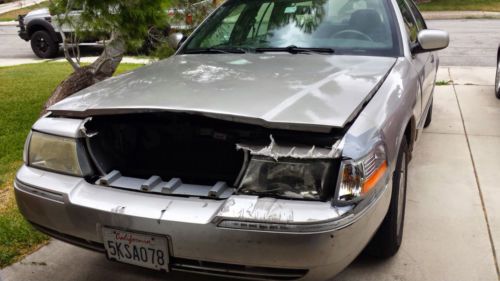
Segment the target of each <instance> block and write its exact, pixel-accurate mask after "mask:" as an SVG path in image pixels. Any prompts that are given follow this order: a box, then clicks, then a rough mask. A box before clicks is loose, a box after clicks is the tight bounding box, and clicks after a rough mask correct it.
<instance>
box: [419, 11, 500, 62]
mask: <svg viewBox="0 0 500 281" xmlns="http://www.w3.org/2000/svg"><path fill="white" fill-rule="evenodd" d="M427 23H428V25H429V28H435V29H442V30H446V31H448V32H449V33H450V39H451V42H450V47H448V48H447V49H445V50H443V51H441V52H440V55H439V56H440V59H441V65H446V66H495V63H496V54H497V50H498V45H499V44H500V20H432V21H427Z"/></svg>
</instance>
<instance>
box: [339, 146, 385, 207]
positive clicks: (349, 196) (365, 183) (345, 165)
mask: <svg viewBox="0 0 500 281" xmlns="http://www.w3.org/2000/svg"><path fill="white" fill-rule="evenodd" d="M386 171H387V159H386V156H385V149H384V146H383V145H378V146H376V148H375V149H374V150H373V151H372V152H370V153H369V154H368V155H367V156H366V157H364V158H363V159H361V160H359V161H353V160H344V161H342V165H341V168H340V183H339V188H338V190H339V191H338V196H337V200H339V201H344V202H347V201H352V200H356V199H359V198H362V197H363V196H365V195H366V194H367V193H369V192H370V190H372V189H373V188H374V187H375V186H376V185H377V183H378V182H379V181H380V180H381V179H383V178H384V176H385V175H386Z"/></svg>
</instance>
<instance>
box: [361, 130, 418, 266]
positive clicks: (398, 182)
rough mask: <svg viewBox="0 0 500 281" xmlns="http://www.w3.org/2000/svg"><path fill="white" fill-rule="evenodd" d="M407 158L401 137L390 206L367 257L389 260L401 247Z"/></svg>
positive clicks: (406, 148) (367, 249) (372, 241)
mask: <svg viewBox="0 0 500 281" xmlns="http://www.w3.org/2000/svg"><path fill="white" fill-rule="evenodd" d="M408 156H409V154H408V144H407V142H406V138H404V137H403V140H402V141H401V146H400V147H399V153H398V159H397V163H396V169H395V171H394V174H393V176H392V193H391V204H390V205H389V210H388V211H387V214H386V216H385V218H384V220H383V222H382V224H381V225H380V227H379V229H378V230H377V232H376V233H375V236H373V238H372V240H371V241H370V243H369V244H368V246H367V248H366V251H367V253H368V254H369V255H372V256H375V257H379V258H389V257H392V256H394V255H395V254H396V253H397V252H398V250H399V248H400V247H401V242H402V241H403V229H404V217H405V207H406V185H407V171H408Z"/></svg>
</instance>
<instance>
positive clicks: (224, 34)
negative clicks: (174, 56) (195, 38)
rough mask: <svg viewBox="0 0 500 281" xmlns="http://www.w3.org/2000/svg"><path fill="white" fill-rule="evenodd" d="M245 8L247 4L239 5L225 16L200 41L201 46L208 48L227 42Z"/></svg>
mask: <svg viewBox="0 0 500 281" xmlns="http://www.w3.org/2000/svg"><path fill="white" fill-rule="evenodd" d="M244 8H245V5H238V6H237V7H235V9H234V10H233V11H231V13H230V14H229V15H228V16H227V17H226V18H224V20H223V21H222V22H221V24H220V25H219V26H218V28H216V29H214V30H212V32H211V33H210V34H209V35H208V36H207V37H206V38H204V40H202V41H201V42H200V47H202V48H208V47H213V46H219V45H224V44H227V43H228V42H229V38H230V36H231V33H232V31H233V29H234V25H235V24H236V22H237V21H238V18H239V17H240V15H241V12H242V11H243V9H244Z"/></svg>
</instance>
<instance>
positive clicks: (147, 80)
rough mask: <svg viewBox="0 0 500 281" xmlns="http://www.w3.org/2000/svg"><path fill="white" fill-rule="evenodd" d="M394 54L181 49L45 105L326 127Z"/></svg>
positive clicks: (351, 107)
mask: <svg viewBox="0 0 500 281" xmlns="http://www.w3.org/2000/svg"><path fill="white" fill-rule="evenodd" d="M395 61H396V59H395V58H386V57H368V56H340V55H319V54H318V55H317V54H314V55H313V54H309V55H308V54H299V55H291V54H288V53H286V54H285V53H284V54H281V53H279V54H244V55H236V54H201V55H178V56H174V57H172V58H170V59H167V60H163V61H160V62H158V63H154V64H152V65H149V66H145V67H142V68H140V69H137V70H135V71H131V72H129V73H126V74H123V75H120V76H117V77H114V78H111V79H108V80H105V81H103V82H101V83H98V84H95V85H93V86H91V87H89V88H87V89H85V90H82V91H80V92H79V93H77V94H75V95H73V96H71V97H69V98H66V99H65V100H63V101H61V102H59V103H57V104H55V105H54V106H52V107H51V108H50V110H51V111H52V112H54V113H57V114H61V115H67V116H68V115H69V116H79V117H87V116H92V115H102V114H121V113H131V112H149V111H157V110H158V111H160V110H166V111H179V112H187V113H193V114H200V115H205V116H210V117H214V118H218V119H225V120H233V121H238V122H246V123H252V124H258V125H262V126H265V127H270V128H281V129H296V130H306V131H323V132H328V131H329V130H331V128H332V127H343V126H344V125H345V124H346V123H347V122H349V121H350V120H351V119H352V118H353V117H355V116H356V114H357V113H358V112H359V110H360V109H361V107H362V104H363V103H364V102H365V101H366V100H367V99H369V98H370V96H371V95H372V94H373V93H374V91H375V90H376V89H377V88H378V86H379V85H380V84H381V82H383V79H384V77H385V76H386V74H387V73H388V72H389V71H390V69H391V67H392V66H393V65H394V63H395Z"/></svg>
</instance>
